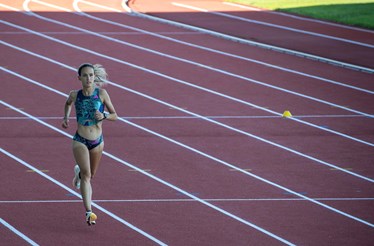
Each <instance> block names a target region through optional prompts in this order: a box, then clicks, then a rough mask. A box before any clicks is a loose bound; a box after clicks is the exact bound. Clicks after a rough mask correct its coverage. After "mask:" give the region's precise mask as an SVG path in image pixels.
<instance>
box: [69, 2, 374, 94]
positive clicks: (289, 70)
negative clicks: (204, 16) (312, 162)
mask: <svg viewBox="0 0 374 246" xmlns="http://www.w3.org/2000/svg"><path fill="white" fill-rule="evenodd" d="M79 1H80V0H75V2H74V9H75V10H76V11H77V12H79V13H80V14H81V15H83V16H86V17H88V18H90V19H93V20H97V21H100V22H104V23H108V24H111V25H115V26H119V27H122V28H126V29H131V30H134V31H137V32H141V33H144V34H148V35H151V36H154V37H157V38H161V39H165V40H168V41H171V42H175V43H179V44H182V45H186V46H190V47H193V48H196V49H201V50H205V51H208V52H212V53H216V54H220V55H224V56H228V57H232V58H235V59H239V60H244V61H248V62H252V63H256V64H259V65H262V66H266V67H270V68H273V69H277V70H281V71H284V72H288V73H293V74H297V75H300V76H303V77H308V78H312V79H316V80H319V81H323V82H326V83H330V84H334V85H339V86H342V87H347V88H350V89H353V90H358V91H362V92H366V93H369V94H374V91H371V90H367V89H363V88H360V87H356V86H352V85H348V84H344V83H342V82H338V81H334V80H331V79H326V78H323V77H320V76H317V75H312V74H307V73H303V72H299V71H296V70H292V69H288V68H285V67H281V66H276V65H273V64H269V63H266V62H262V61H258V60H255V59H251V58H247V57H242V56H239V55H234V54H231V53H226V52H223V51H219V50H214V49H211V48H208V47H204V46H200V45H196V44H192V43H188V42H185V41H181V40H178V39H175V38H171V37H167V36H163V35H160V33H154V32H150V31H146V30H143V29H140V28H136V27H132V26H128V25H125V24H122V23H118V22H114V21H110V20H108V19H103V18H99V17H96V16H93V15H90V14H87V13H84V12H82V11H81V10H80V9H79V8H78V7H77V6H76V5H77V4H76V3H78V2H79ZM85 2H87V1H85ZM100 6H102V5H98V7H100ZM195 33H196V34H199V33H197V32H195Z"/></svg>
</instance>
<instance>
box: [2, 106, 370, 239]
mask: <svg viewBox="0 0 374 246" xmlns="http://www.w3.org/2000/svg"><path fill="white" fill-rule="evenodd" d="M0 103H1V104H3V105H4V106H7V107H10V108H12V109H13V110H14V111H16V112H18V113H20V114H23V115H25V116H27V117H30V118H31V119H32V120H34V121H36V122H38V123H40V124H42V125H44V126H46V127H48V128H50V129H52V130H54V131H57V132H59V133H61V134H63V135H64V136H67V137H69V138H70V139H72V138H73V136H71V135H70V134H68V133H65V132H64V131H61V130H60V129H58V128H56V127H54V126H52V125H50V124H48V123H45V122H44V121H41V120H39V119H37V118H35V117H34V116H32V115H30V114H28V113H26V112H24V111H22V110H19V109H18V108H16V107H14V106H12V105H10V104H8V103H6V102H4V101H2V100H0ZM0 151H1V152H3V153H4V154H6V155H8V156H10V157H11V158H13V159H15V160H17V161H18V162H20V163H21V164H23V165H25V166H26V167H28V168H29V169H32V170H34V171H35V172H36V173H38V174H40V175H42V176H43V177H46V178H47V179H49V180H51V181H52V182H54V181H55V180H54V179H52V178H50V177H49V176H48V175H46V174H44V173H43V172H41V171H39V170H38V169H36V168H34V167H33V166H31V165H29V164H27V163H26V162H24V161H23V160H21V159H19V158H17V157H15V156H14V155H12V154H10V153H9V154H8V152H7V151H3V149H2V148H0ZM103 155H105V156H108V157H109V158H111V159H113V160H115V161H117V162H119V163H121V164H123V165H126V166H128V167H131V168H132V169H134V170H137V171H138V172H140V173H142V174H144V175H146V176H148V177H149V178H151V179H153V180H156V181H158V182H159V183H161V184H164V185H166V186H168V187H170V188H172V189H174V190H176V191H178V192H180V193H181V194H183V195H186V196H188V197H190V198H191V199H194V200H196V201H198V202H200V203H202V204H204V205H206V206H208V207H210V208H212V209H213V210H216V211H218V212H220V213H222V214H224V215H226V216H228V217H230V218H232V219H234V220H236V221H239V222H241V223H243V224H245V225H247V226H249V227H252V228H253V229H256V230H258V231H260V232H262V233H264V234H266V235H268V236H269V237H272V238H274V239H276V240H278V241H281V242H283V243H285V244H287V245H294V244H292V243H291V242H288V241H287V240H285V239H283V238H281V237H279V236H277V235H275V234H273V233H271V232H270V231H267V230H265V229H263V228H262V227H259V226H257V225H255V224H253V223H251V222H249V221H247V220H244V219H242V218H240V217H238V216H236V215H234V214H232V213H230V212H227V211H226V210H224V209H221V208H219V207H217V206H215V205H213V204H211V203H209V202H206V201H204V200H202V199H200V198H198V197H197V196H195V195H192V194H190V193H188V192H187V191H185V190H182V189H181V188H179V187H177V186H174V185H172V184H171V183H168V182H167V181H165V180H163V179H161V178H158V177H156V176H154V175H152V174H150V173H148V172H145V171H143V170H142V169H140V168H138V167H136V166H134V165H133V164H130V163H129V162H126V161H124V160H122V159H120V158H118V157H116V156H114V155H112V154H110V153H108V152H106V151H103ZM56 182H57V183H58V184H59V186H61V187H63V188H64V189H66V190H68V191H69V192H70V193H72V194H74V195H76V196H78V197H80V195H79V194H78V193H76V192H75V191H73V190H71V189H70V188H68V187H66V186H65V185H63V184H61V183H60V182H58V181H56ZM92 205H93V206H95V207H96V208H98V209H100V210H101V211H103V212H105V213H107V214H108V215H110V216H112V217H113V218H116V219H117V220H119V221H121V222H122V223H124V224H126V225H127V226H129V227H131V228H132V229H134V230H136V231H138V232H139V233H141V234H142V235H144V236H146V237H148V238H149V239H151V240H152V241H155V242H157V243H158V244H160V245H165V244H164V243H162V242H161V241H159V240H158V239H156V238H154V237H153V236H151V235H149V234H147V233H145V232H143V231H142V230H140V229H138V228H137V227H135V226H133V225H131V224H129V223H128V222H126V221H124V220H123V219H121V218H120V217H118V216H116V215H114V214H112V213H110V212H109V211H108V210H106V209H104V208H103V207H101V206H99V205H98V204H96V203H92ZM357 219H358V218H357ZM360 220H361V219H360ZM366 223H368V222H366ZM373 226H374V225H373Z"/></svg>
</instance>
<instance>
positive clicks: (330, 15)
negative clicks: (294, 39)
mask: <svg viewBox="0 0 374 246" xmlns="http://www.w3.org/2000/svg"><path fill="white" fill-rule="evenodd" d="M226 1H228V2H235V3H241V4H246V5H250V6H255V7H259V8H264V9H269V10H275V11H281V12H288V13H294V14H298V15H303V16H309V17H312V18H316V19H322V20H329V21H332V22H337V23H342V24H346V25H351V26H358V27H364V28H369V29H374V1H373V0H371V1H369V0H226Z"/></svg>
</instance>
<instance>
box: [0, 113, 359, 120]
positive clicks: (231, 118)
mask: <svg viewBox="0 0 374 246" xmlns="http://www.w3.org/2000/svg"><path fill="white" fill-rule="evenodd" d="M203 117H206V118H209V119H228V120H233V119H239V120H240V119H243V120H246V119H279V116H260V115H231V116H230V115H215V116H210V115H203ZM292 117H297V118H339V119H341V118H347V119H350V118H364V117H365V116H362V115H356V114H354V115H353V114H352V115H293V116H292ZM37 118H38V119H43V120H61V116H38V117H37ZM70 118H71V119H75V117H70ZM119 118H121V119H126V120H179V119H182V120H183V119H199V118H198V117H195V116H126V117H119ZM0 120H29V118H27V117H22V116H0Z"/></svg>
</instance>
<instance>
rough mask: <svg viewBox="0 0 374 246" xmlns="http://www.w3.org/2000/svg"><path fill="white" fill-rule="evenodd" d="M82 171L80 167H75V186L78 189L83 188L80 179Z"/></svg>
mask: <svg viewBox="0 0 374 246" xmlns="http://www.w3.org/2000/svg"><path fill="white" fill-rule="evenodd" d="M80 171H81V170H80V169H79V166H78V165H75V167H74V178H73V186H74V187H75V188H77V189H80V187H81V179H80V178H79V173H80Z"/></svg>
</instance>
